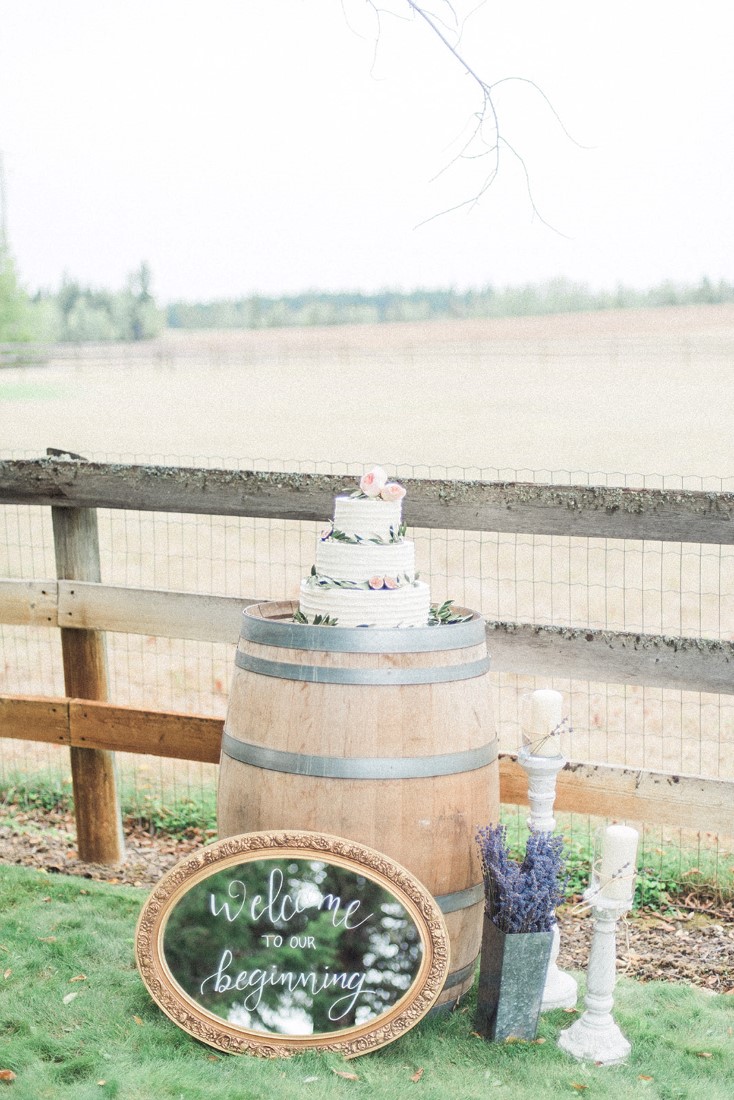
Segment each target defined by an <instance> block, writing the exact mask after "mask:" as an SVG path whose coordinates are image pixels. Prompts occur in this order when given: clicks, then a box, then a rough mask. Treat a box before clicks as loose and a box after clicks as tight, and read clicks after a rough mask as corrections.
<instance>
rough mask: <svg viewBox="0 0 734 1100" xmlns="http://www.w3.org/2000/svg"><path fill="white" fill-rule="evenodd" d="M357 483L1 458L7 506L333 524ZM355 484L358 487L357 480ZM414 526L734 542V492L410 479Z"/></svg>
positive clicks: (0, 481) (409, 515)
mask: <svg viewBox="0 0 734 1100" xmlns="http://www.w3.org/2000/svg"><path fill="white" fill-rule="evenodd" d="M353 480H354V479H353V478H352V479H349V478H347V477H343V476H339V475H336V474H301V473H261V472H256V471H236V470H216V469H212V470H207V469H201V468H198V467H173V466H141V465H124V464H116V463H99V462H85V461H76V460H73V459H59V458H45V459H32V460H6V461H0V503H2V504H40V505H48V506H52V507H56V508H132V509H136V510H139V511H152V512H188V513H192V514H206V515H223V516H248V517H253V518H262V519H284V520H315V521H323V519H324V516H329V515H331V512H332V506H333V498H334V496H336V495H337V494H338V493H340V492H345V491H347V492H351V490H352V488H353ZM350 481H351V483H350ZM403 484H404V485H405V487H406V489H407V490H408V503H406V508H405V519H406V521H407V522H408V523H409V524H410V525H411V526H414V527H425V528H439V529H446V528H449V529H454V530H459V531H503V532H524V533H529V534H543V535H569V536H575V537H584V538H614V539H655V540H663V541H665V540H669V541H673V542H696V543H718V544H721V545H723V544H734V493H714V492H701V491H694V490H667V489H627V488H614V487H608V486H573V485H571V486H563V485H543V484H535V483H532V482H486V481H448V480H446V481H439V480H434V479H425V480H424V479H422V478H415V479H406V480H404V482H403Z"/></svg>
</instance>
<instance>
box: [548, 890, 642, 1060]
mask: <svg viewBox="0 0 734 1100" xmlns="http://www.w3.org/2000/svg"><path fill="white" fill-rule="evenodd" d="M584 900H585V901H586V902H587V903H588V904H589V905H590V906H591V908H592V911H593V914H594V935H593V938H592V941H591V952H590V954H589V965H588V968H587V971H586V995H585V997H584V1003H585V1005H586V1009H585V1011H584V1013H583V1014H582V1015H581V1016H580V1017H579V1018H578V1020H576V1021H574V1023H572V1024H571V1026H570V1027H568V1028H566V1030H565V1031H562V1032H561V1034H560V1035H559V1037H558V1046H559V1047H560V1048H561V1050H565V1051H566V1053H567V1054H570V1055H572V1057H574V1058H577V1059H578V1060H579V1061H584V1062H595V1063H596V1064H597V1065H600V1066H613V1065H617V1064H618V1063H619V1062H624V1061H625V1059H626V1058H627V1057H628V1056H629V1053H630V1051H631V1049H632V1047H631V1045H630V1043H629V1042H628V1041H627V1039H625V1037H624V1035H623V1034H622V1032H621V1031H620V1029H619V1027H618V1026H617V1024H616V1023H615V1022H614V1017H613V1016H612V1008H613V1007H614V986H615V983H616V975H615V969H616V960H617V946H616V931H617V921H618V920H619V918H620V917H621V916H622V915H623V914H624V913H625V912H626V911H627V910H628V909H629V907H630V905H631V904H632V898H620V899H617V898H608V897H602V896H600V895H599V894H598V893H597V891H596V890H595V889H594V888H589V889H588V890H587V891H586V892H585V893H584Z"/></svg>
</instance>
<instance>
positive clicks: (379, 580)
mask: <svg viewBox="0 0 734 1100" xmlns="http://www.w3.org/2000/svg"><path fill="white" fill-rule="evenodd" d="M367 583H368V584H369V586H370V588H374V589H375V591H379V589H380V588H382V586H383V585H384V583H385V578H384V577H370V579H369V581H368V582H367Z"/></svg>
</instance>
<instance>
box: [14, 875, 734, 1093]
mask: <svg viewBox="0 0 734 1100" xmlns="http://www.w3.org/2000/svg"><path fill="white" fill-rule="evenodd" d="M146 896H147V894H146V892H145V891H143V890H139V889H134V888H131V887H122V886H109V885H105V884H102V883H93V882H89V881H86V880H84V879H80V878H71V877H67V876H63V875H48V874H44V873H42V872H39V871H35V870H29V869H26V868H20V867H0V979H1V980H0V1069H4V1070H11V1071H12V1072H13V1073H14V1074H15V1078H14V1079H13V1080H12V1081H11V1082H10V1083H8V1084H7V1085H5V1086H4V1087H5V1088H6V1089H7V1096H8V1097H13V1098H15V1100H21V1098H22V1100H46V1098H48V1100H56V1098H58V1100H65V1098H67V1097H68V1098H71V1097H73V1098H74V1100H89V1098H92V1097H94V1098H96V1100H104V1098H105V1097H119V1098H120V1100H151V1098H154V1100H167V1098H171V1100H179V1098H181V1100H233V1098H235V1097H236V1098H238V1100H260V1098H265V1097H267V1098H268V1100H290V1098H294V1100H295V1098H296V1097H298V1098H299V1100H302V1098H308V1097H313V1098H321V1097H324V1098H329V1100H330V1098H332V1097H333V1098H335V1100H337V1098H342V1097H346V1096H352V1097H356V1096H369V1097H370V1098H371V1100H388V1098H389V1100H393V1098H395V1097H402V1096H415V1097H416V1098H417V1097H422V1098H423V1100H439V1098H441V1100H445V1098H446V1097H447V1096H450V1097H452V1098H455V1100H475V1098H476V1100H480V1098H481V1100H487V1098H492V1097H497V1098H498V1100H501V1098H502V1097H512V1100H541V1098H545V1097H550V1098H553V1097H557V1096H558V1097H563V1096H569V1097H570V1096H574V1095H576V1096H579V1095H583V1096H585V1097H588V1098H592V1097H593V1098H609V1100H624V1098H626V1097H630V1098H631V1097H635V1100H638V1098H639V1097H656V1098H660V1100H689V1098H690V1100H701V1098H704V1097H705V1098H706V1100H731V1097H732V1096H734V997H733V996H723V995H722V996H708V995H706V994H705V993H702V992H700V991H698V990H695V989H692V988H688V987H684V986H679V985H671V984H664V983H651V984H648V985H643V984H640V983H636V982H631V981H621V982H620V983H619V985H618V987H617V995H616V1007H615V1016H616V1019H617V1021H618V1023H619V1024H620V1026H621V1027H622V1030H623V1031H624V1033H625V1035H626V1036H627V1038H628V1039H629V1040H630V1041H631V1043H632V1055H631V1058H630V1061H629V1064H628V1065H626V1066H615V1067H600V1066H599V1067H597V1066H593V1065H587V1064H584V1063H577V1062H575V1061H573V1060H571V1059H569V1058H568V1057H567V1056H566V1055H564V1054H563V1053H562V1052H561V1051H560V1050H558V1049H557V1047H556V1045H555V1040H556V1038H557V1036H558V1033H559V1031H560V1030H561V1028H563V1027H565V1026H567V1025H568V1024H569V1022H570V1020H571V1019H572V1017H571V1016H569V1015H568V1014H566V1013H564V1012H554V1013H550V1014H547V1015H546V1016H544V1017H543V1018H542V1020H541V1028H540V1033H539V1041H538V1042H536V1043H513V1044H506V1045H494V1044H489V1043H486V1042H484V1041H483V1040H481V1039H479V1038H477V1037H476V1036H474V1035H473V1034H472V1011H473V1000H472V999H471V998H470V999H468V1000H467V1003H466V1004H465V1005H464V1006H463V1007H462V1008H461V1009H460V1010H458V1011H457V1012H455V1013H454V1014H452V1015H451V1016H448V1017H446V1016H445V1017H442V1018H438V1019H429V1020H424V1021H423V1022H422V1023H421V1024H419V1025H418V1027H416V1028H415V1029H414V1030H413V1031H411V1032H410V1033H409V1034H408V1035H406V1036H405V1037H404V1038H403V1039H401V1040H399V1041H398V1042H396V1043H394V1044H393V1045H392V1046H389V1047H386V1048H384V1049H383V1050H381V1051H377V1052H375V1053H373V1054H370V1055H367V1056H365V1057H363V1058H359V1059H355V1060H352V1061H349V1062H347V1061H345V1060H344V1059H342V1058H340V1057H336V1056H334V1055H320V1054H306V1055H301V1056H299V1057H297V1058H293V1059H289V1060H278V1061H274V1062H270V1061H265V1060H261V1059H256V1058H249V1057H239V1058H238V1057H231V1056H228V1055H223V1054H218V1053H216V1052H215V1051H214V1050H211V1049H210V1048H208V1047H205V1046H202V1045H201V1044H199V1043H198V1042H197V1041H196V1040H194V1039H192V1038H191V1037H189V1036H188V1035H187V1034H186V1033H185V1032H183V1031H181V1030H180V1029H179V1028H177V1027H176V1026H175V1025H174V1024H173V1023H171V1022H170V1021H169V1020H168V1019H167V1017H165V1016H164V1015H163V1013H162V1012H161V1011H160V1010H159V1009H158V1008H157V1006H156V1005H155V1004H154V1003H153V1002H152V1001H151V1000H150V998H149V996H148V994H147V992H146V990H145V989H144V987H143V985H142V983H141V981H140V979H139V977H138V974H137V971H136V969H135V965H134V961H133V937H134V930H135V922H136V919H137V915H138V912H139V910H140V908H141V905H142V903H143V901H144V899H145V897H146ZM340 1074H349V1075H350V1076H349V1077H344V1076H339V1075H340ZM351 1075H354V1076H356V1078H357V1079H356V1080H354V1079H352V1076H351ZM2 1089H3V1085H2V1084H0V1091H1V1090H2Z"/></svg>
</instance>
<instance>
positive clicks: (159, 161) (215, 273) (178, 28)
mask: <svg viewBox="0 0 734 1100" xmlns="http://www.w3.org/2000/svg"><path fill="white" fill-rule="evenodd" d="M385 3H386V4H387V6H388V8H389V10H390V11H392V12H394V13H396V14H395V15H390V14H389V13H388V14H384V15H383V16H382V20H381V27H380V28H379V36H378V27H377V23H376V20H375V17H374V9H373V8H372V7H371V6H370V5H369V4H368V3H366V2H365V0H342V2H340V0H247V2H244V0H207V2H206V3H204V2H203V0H106V2H104V3H100V2H99V0H63V2H58V0H2V2H0V14H1V17H2V23H1V26H2V30H1V33H0V150H2V151H3V153H4V161H5V174H6V180H7V189H6V190H7V221H8V229H9V236H10V242H11V246H12V250H13V253H14V255H15V258H16V261H17V263H18V266H19V269H20V273H21V276H22V278H23V280H24V282H25V284H26V285H27V286H28V287H29V288H30V289H35V288H36V287H39V286H54V285H56V284H57V283H58V281H59V280H60V278H61V276H62V273H63V272H64V271H66V272H68V273H69V274H70V275H71V276H73V277H76V278H78V279H80V280H81V281H82V282H85V283H91V284H93V285H97V286H109V287H116V286H120V285H122V283H123V281H124V279H125V276H126V274H127V273H128V272H129V271H131V270H132V269H133V268H135V267H136V266H137V265H138V264H139V263H140V261H141V260H143V259H145V260H147V261H148V262H149V264H150V265H151V267H152V270H153V275H154V289H155V291H156V292H157V294H158V296H159V298H160V299H162V300H164V301H165V300H170V299H173V298H177V297H183V298H189V299H204V298H215V297H235V296H240V295H245V294H250V293H253V292H261V293H266V294H267V293H271V294H278V293H282V292H295V291H299V290H304V289H309V288H320V289H330V290H335V289H364V290H372V289H377V288H381V287H388V286H389V287H396V288H404V289H408V288H412V287H415V286H447V285H450V284H453V285H455V286H457V287H467V286H479V285H484V284H486V283H493V284H496V285H499V284H505V283H521V282H535V281H539V280H543V279H548V278H552V277H555V276H566V277H568V278H572V279H577V280H581V281H584V282H588V283H590V284H591V285H592V286H613V285H614V284H615V283H617V282H618V281H623V282H626V283H628V284H632V285H636V286H646V285H650V284H652V283H656V282H659V281H661V280H663V279H665V278H671V279H675V280H681V281H687V282H693V281H697V280H698V279H700V278H701V277H702V276H703V275H707V276H709V277H710V278H712V279H718V278H726V279H729V280H734V228H733V227H734V218H733V217H732V206H733V205H734V197H733V194H732V191H733V189H732V179H734V94H733V91H732V88H733V86H734V81H733V80H732V56H733V50H732V46H733V45H734V35H733V34H732V31H733V30H734V14H733V12H734V9H733V8H732V5H731V4H730V3H729V2H728V0H700V2H699V3H697V4H695V5H694V4H691V3H690V2H686V3H683V2H678V0H672V2H671V0H643V2H642V3H641V2H640V0H619V2H617V3H616V4H605V5H594V4H590V3H589V2H588V0H585V2H577V0H561V2H560V3H558V4H555V5H552V4H548V3H547V0H545V2H540V0H537V2H536V0H515V2H514V3H512V4H502V5H499V4H496V3H487V4H485V5H483V6H480V7H479V8H478V9H477V10H475V11H474V13H473V14H471V12H472V9H473V8H474V7H475V4H476V0H470V2H469V3H463V2H461V0H459V2H457V4H456V5H455V8H456V11H457V12H458V13H459V15H460V17H461V19H462V21H463V34H462V39H461V46H460V49H461V52H462V54H463V55H464V56H465V59H466V61H467V62H468V63H469V64H470V65H471V66H472V67H473V68H474V69H475V71H476V72H477V73H478V74H480V75H481V76H483V77H484V78H485V79H486V80H487V81H488V82H490V83H491V82H494V81H497V80H501V79H502V78H505V77H510V76H516V77H525V78H527V79H528V80H531V81H534V82H535V83H536V84H537V85H538V86H539V87H540V88H541V89H542V90H543V92H544V93H545V94H546V96H547V97H548V98H549V99H550V100H551V101H552V103H553V105H554V107H555V109H556V110H557V112H558V113H559V114H560V116H561V117H562V119H563V121H564V124H565V126H566V128H567V129H568V131H569V132H570V133H571V134H572V135H573V137H574V138H575V140H576V141H577V142H578V143H579V144H580V145H581V146H583V148H580V147H579V145H576V144H574V143H573V142H572V141H570V140H569V139H568V138H567V137H566V136H565V135H564V133H563V131H562V129H561V128H560V127H559V125H558V124H557V122H556V121H555V119H554V116H553V114H552V113H551V111H550V110H549V109H548V107H547V105H546V104H545V102H544V100H543V98H542V97H541V96H540V95H539V94H538V93H537V92H535V91H534V90H533V88H532V87H531V85H530V84H527V83H522V82H517V81H514V82H513V81H511V82H506V83H503V84H501V85H500V86H499V87H498V88H497V89H496V92H495V103H496V106H497V109H498V112H499V115H500V121H501V127H502V133H503V137H504V139H505V140H506V141H507V142H508V143H509V145H511V146H513V147H514V148H515V149H516V150H517V151H518V152H519V153H520V154H521V155H522V156H523V158H524V161H525V166H526V168H527V171H528V173H529V176H530V181H531V185H532V190H533V197H534V201H535V206H536V208H537V211H538V212H539V214H540V215H541V216H542V218H543V219H545V221H547V222H548V223H550V225H551V226H553V227H554V228H553V229H550V228H548V227H547V226H546V225H544V224H543V221H542V220H541V218H540V217H538V214H537V213H535V212H534V210H533V206H532V204H531V202H530V201H529V199H528V196H527V190H526V184H525V176H524V171H523V168H522V166H521V165H520V164H519V162H518V161H517V160H516V159H515V158H514V157H513V156H512V154H511V153H510V152H509V149H508V148H507V147H504V149H503V154H502V160H501V164H500V174H499V177H498V179H497V181H496V183H495V184H494V185H493V187H492V188H491V189H490V190H489V191H488V192H487V193H486V194H485V195H484V196H483V197H482V198H481V201H480V202H479V203H478V205H473V206H467V207H464V208H463V209H461V210H459V211H458V212H455V213H451V214H446V215H444V216H442V217H438V218H435V219H433V220H432V221H430V222H429V223H428V224H427V225H424V226H422V227H420V228H416V226H417V224H418V223H419V222H421V221H422V220H424V219H426V218H430V217H431V216H432V215H434V214H438V213H440V212H441V211H442V210H444V209H445V208H447V207H450V206H452V205H454V204H457V203H461V202H462V201H463V200H466V199H471V198H472V197H473V196H474V195H476V194H477V193H478V192H479V190H480V188H481V185H482V181H483V179H484V178H485V174H486V172H487V171H488V169H489V157H486V156H485V157H479V158H476V157H475V158H473V159H468V160H463V161H459V162H455V163H452V161H453V158H454V157H455V156H456V154H457V153H458V152H459V151H460V149H461V147H462V144H463V142H464V141H465V140H466V137H467V136H468V133H469V129H470V127H471V125H472V120H473V116H474V114H475V112H476V111H477V109H478V108H479V106H480V103H481V98H480V93H479V91H478V89H477V86H476V84H475V83H474V82H473V80H472V79H471V78H470V77H469V76H467V74H466V73H465V71H464V70H463V68H462V66H461V65H459V64H458V63H457V61H456V60H455V59H454V58H453V57H452V56H451V55H450V54H449V53H448V51H447V50H446V48H445V47H444V46H443V45H442V44H441V42H440V41H439V40H438V38H437V37H436V36H435V35H434V34H433V33H432V32H431V30H430V28H429V27H428V26H426V25H425V24H424V23H423V22H422V21H421V20H420V19H417V18H415V17H411V16H410V13H409V11H408V8H407V4H406V3H405V2H404V0H385ZM430 10H431V11H433V12H434V13H436V14H441V15H443V17H444V29H445V31H446V33H447V34H448V35H449V36H451V35H452V28H451V13H450V10H449V8H448V6H447V5H446V4H445V3H442V0H431V6H430ZM398 16H405V18H399V17H398ZM464 17H466V18H465V19H464ZM472 151H473V152H479V148H478V147H474V148H473V150H472ZM442 169H443V171H442ZM437 173H441V174H440V175H439V177H438V179H435V180H434V177H435V176H436V174H437ZM432 180H433V182H431V181H432Z"/></svg>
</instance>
